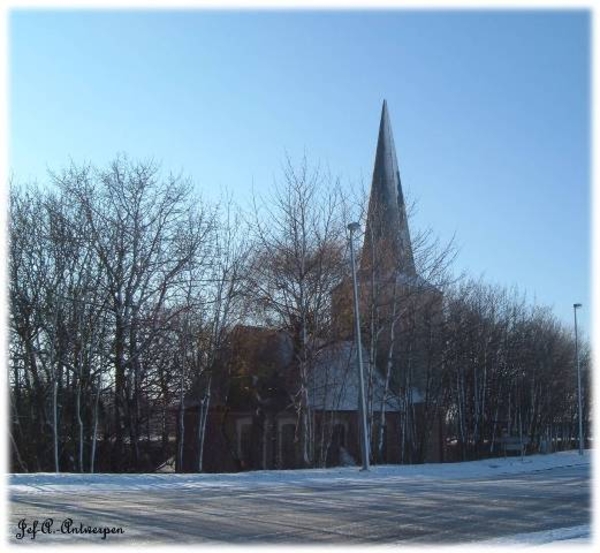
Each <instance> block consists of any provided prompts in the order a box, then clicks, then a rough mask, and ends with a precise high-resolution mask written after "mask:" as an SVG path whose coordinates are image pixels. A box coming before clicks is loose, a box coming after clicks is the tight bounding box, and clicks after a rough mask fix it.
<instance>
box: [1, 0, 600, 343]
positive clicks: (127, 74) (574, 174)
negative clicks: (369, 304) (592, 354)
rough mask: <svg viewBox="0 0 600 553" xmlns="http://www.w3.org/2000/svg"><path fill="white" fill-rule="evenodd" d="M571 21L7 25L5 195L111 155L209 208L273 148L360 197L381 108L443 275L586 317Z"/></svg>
mask: <svg viewBox="0 0 600 553" xmlns="http://www.w3.org/2000/svg"><path fill="white" fill-rule="evenodd" d="M590 24H591V23H590V14H589V13H588V12H587V11H583V10H579V11H564V10H561V11H557V10H554V11H506V10H504V11H482V10H479V11H465V10H455V11H437V10H428V11H421V12H419V11H402V10H394V11H357V10H355V11H316V12H306V11H304V12H303V11H273V12H267V11H230V12H214V11H189V10H188V11H135V10H131V11H73V10H71V11H69V10H57V11H25V10H24V11H18V10H16V11H12V12H11V14H10V16H9V31H10V35H9V115H10V122H9V137H10V144H9V162H10V170H11V172H13V173H14V175H15V177H16V178H17V180H18V181H27V180H37V181H39V182H44V181H45V180H47V176H46V171H47V169H48V168H50V169H59V168H60V167H62V166H64V165H66V164H68V162H69V159H73V160H74V161H75V162H76V163H80V162H83V161H91V162H92V163H94V164H98V165H102V164H104V163H106V162H108V161H109V160H111V159H112V158H114V156H115V155H116V154H117V153H118V152H126V153H127V154H128V155H129V156H130V157H133V158H141V159H146V158H149V157H154V158H155V159H157V160H159V161H161V162H162V164H163V168H164V169H165V170H173V171H175V172H178V171H183V172H184V173H185V174H187V175H189V176H191V178H192V179H193V180H194V182H195V183H196V186H197V187H198V189H199V190H200V191H201V192H202V193H203V194H205V195H206V196H209V197H216V196H217V191H218V190H219V189H221V188H222V187H227V188H228V189H229V190H230V191H232V193H233V195H234V197H235V199H236V200H237V201H238V203H240V204H242V205H244V204H246V203H247V202H248V201H249V199H250V193H251V190H252V187H253V186H254V188H255V189H256V190H257V191H258V192H268V190H269V189H270V188H271V187H272V186H273V181H274V179H276V178H278V176H279V175H280V174H281V166H282V163H283V161H284V158H285V155H286V152H287V153H288V154H289V155H290V156H291V157H292V159H296V160H297V159H299V158H300V157H301V156H302V155H303V154H304V153H306V155H307V157H308V160H309V162H310V163H312V164H317V163H318V164H320V165H321V166H324V167H328V168H329V169H330V171H331V172H332V173H333V174H334V175H339V176H340V177H341V179H342V183H343V184H345V185H346V186H348V187H349V186H350V185H356V184H358V183H361V182H363V183H364V184H365V186H368V185H369V184H370V177H371V172H372V170H373V162H374V154H375V146H376V139H377V128H378V124H379V116H380V109H381V102H382V100H383V98H386V99H387V101H388V106H389V109H390V115H391V121H392V126H393V130H394V138H395V142H396V148H397V153H398V160H399V164H400V172H401V176H402V181H403V186H404V189H405V193H406V195H407V196H408V197H409V198H410V199H412V200H415V201H416V202H417V212H416V214H415V216H414V220H413V222H412V225H413V227H414V228H413V229H412V231H413V233H414V232H415V231H416V228H425V227H431V228H432V229H433V230H434V232H435V233H436V234H437V235H438V236H440V238H441V239H442V240H447V239H449V238H450V237H451V236H452V235H453V234H454V233H456V238H457V241H458V244H459V245H460V253H459V257H458V259H457V262H456V270H457V271H462V270H464V271H466V272H468V273H470V274H472V275H474V276H480V275H483V276H484V279H485V280H486V281H488V282H490V283H495V284H501V285H506V286H511V285H518V286H519V288H520V289H521V290H522V291H525V292H527V295H528V298H529V300H530V301H531V302H533V301H534V300H535V301H537V302H538V303H539V304H542V305H550V306H553V307H554V311H555V313H556V314H557V315H558V316H559V317H560V318H561V319H562V320H564V321H565V323H567V324H569V325H570V324H571V323H572V316H573V313H572V304H573V303H574V302H581V303H583V304H584V309H583V310H582V311H580V313H579V321H580V323H581V326H582V327H583V328H584V329H585V331H586V332H588V333H589V331H590V324H591V323H590V321H591V315H590V312H591V290H590V284H591V275H590V271H591V264H590V246H591V227H590V222H591V221H590V220H591V214H590V204H591V183H590V155H591V154H590V125H591V123H590Z"/></svg>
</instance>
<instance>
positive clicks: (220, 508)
mask: <svg viewBox="0 0 600 553" xmlns="http://www.w3.org/2000/svg"><path fill="white" fill-rule="evenodd" d="M590 495H591V489H590V468H589V466H580V467H567V468H559V469H551V470H544V471H540V472H536V473H530V474H523V475H515V476H504V477H502V478H501V479H469V480H445V479H433V480H432V479H427V480H414V481H412V482H406V481H398V482H396V483H393V484H390V483H389V482H376V481H375V482H373V483H360V484H348V483H343V482H338V483H334V484H332V485H327V486H325V485H321V484H319V485H315V484H307V485H299V484H293V485H292V484H290V485H288V486H285V487H283V488H282V487H281V486H279V487H277V488H276V489H269V488H268V487H266V486H265V485H261V486H258V485H254V486H253V487H246V488H241V487H234V488H232V489H230V490H225V491H223V490H215V489H213V490H206V491H204V490H203V491H202V492H201V493H199V492H198V490H195V491H190V490H188V491H186V490H185V489H184V490H182V489H176V490H173V491H171V490H168V491H165V490H164V489H163V490H160V491H152V492H147V491H133V492H132V491H127V492H125V491H123V492H116V493H115V492H111V493H107V492H105V493H101V492H94V493H93V494H92V493H90V494H89V495H87V494H86V495H85V496H81V495H74V494H69V493H61V494H39V495H34V494H16V493H12V494H11V497H10V499H11V515H10V522H9V540H10V542H11V543H35V544H36V545H37V544H38V543H40V542H43V543H57V541H61V542H62V543H66V542H68V543H72V542H76V541H78V540H79V539H84V538H85V539H86V540H87V541H88V542H89V541H94V542H97V541H101V540H100V536H98V535H96V536H85V537H82V536H77V535H72V534H71V535H66V534H63V533H61V532H60V531H58V532H56V533H55V534H50V535H48V534H41V533H40V532H39V531H38V533H37V535H36V539H35V540H31V539H30V537H29V536H26V537H25V539H22V540H17V539H16V538H15V536H16V534H17V533H18V532H19V529H18V522H19V520H22V519H26V521H27V523H28V524H31V523H32V521H33V520H34V519H37V520H39V521H40V524H41V522H42V521H43V520H44V519H47V518H48V517H52V518H53V521H54V526H53V527H54V529H58V528H60V525H61V523H62V521H63V520H65V519H66V518H68V517H70V518H72V519H73V520H74V521H75V524H74V526H77V525H78V524H79V523H80V522H81V523H83V524H84V525H92V526H110V527H122V528H123V530H124V534H119V535H108V536H107V537H106V542H104V543H107V542H110V543H113V544H117V543H126V542H129V543H131V542H136V543H142V544H143V543H187V544H190V543H201V542H205V543H207V542H226V543H231V544H242V543H248V542H254V543H271V544H275V543H284V544H285V543H287V544H299V543H309V544H310V543H312V544H314V543H331V544H349V543H355V544H361V543H362V544H364V543H373V544H374V543H405V544H423V543H437V544H456V543H463V542H472V541H479V540H485V539H489V538H496V537H500V536H509V535H513V534H522V533H526V532H537V531H542V530H551V529H556V528H566V527H572V526H577V525H582V524H589V523H590V520H591V498H590Z"/></svg>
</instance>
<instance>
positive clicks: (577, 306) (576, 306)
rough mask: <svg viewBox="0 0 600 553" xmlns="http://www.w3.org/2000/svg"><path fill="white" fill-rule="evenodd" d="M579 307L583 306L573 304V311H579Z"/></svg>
mask: <svg viewBox="0 0 600 553" xmlns="http://www.w3.org/2000/svg"><path fill="white" fill-rule="evenodd" d="M579 307H581V304H580V303H574V304H573V309H577V308H579Z"/></svg>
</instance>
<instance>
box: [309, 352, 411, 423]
mask: <svg viewBox="0 0 600 553" xmlns="http://www.w3.org/2000/svg"><path fill="white" fill-rule="evenodd" d="M363 355H364V356H365V357H366V352H365V353H364V354H363ZM365 369H366V367H365ZM358 383H359V378H358V361H357V356H356V347H355V346H354V343H353V342H350V341H344V342H339V343H336V344H333V345H331V346H329V347H327V348H324V349H323V350H321V351H320V352H319V356H318V358H317V360H316V363H315V366H314V368H313V370H312V371H311V373H310V376H309V382H308V398H309V402H310V406H311V408H313V409H316V410H325V411H357V410H358V390H359V384H358ZM368 393H369V388H368V379H367V374H366V370H365V394H368ZM372 393H373V395H372V397H373V409H374V410H375V411H380V410H381V404H382V401H383V400H384V398H385V410H386V411H387V412H400V411H403V410H404V409H403V402H402V400H401V399H400V398H399V397H398V396H396V395H395V394H393V393H392V392H391V391H389V390H388V392H387V394H386V393H385V386H384V380H383V377H382V376H381V374H380V373H379V371H378V370H375V371H374V374H373V391H372ZM412 401H413V402H414V403H418V402H420V401H421V396H420V394H419V392H418V391H417V390H416V389H413V390H412Z"/></svg>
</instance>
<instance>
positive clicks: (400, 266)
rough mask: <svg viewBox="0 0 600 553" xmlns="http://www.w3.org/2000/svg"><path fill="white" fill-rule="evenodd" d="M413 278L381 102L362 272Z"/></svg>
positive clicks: (393, 157)
mask: <svg viewBox="0 0 600 553" xmlns="http://www.w3.org/2000/svg"><path fill="white" fill-rule="evenodd" d="M371 266H375V268H376V269H377V270H378V272H379V274H380V275H381V276H383V275H387V274H390V273H391V272H392V271H394V272H396V273H402V274H404V275H406V276H411V277H413V276H416V269H415V262H414V258H413V252H412V246H411V242H410V234H409V231H408V220H407V217H406V206H405V205H404V196H403V194H402V185H401V182H400V172H399V171H398V161H397V159H396V148H395V146H394V137H393V135H392V126H391V124H390V118H389V114H388V108H387V102H386V101H385V100H384V101H383V107H382V108H381V122H380V124H379V138H378V140H377V153H376V155H375V168H374V169H373V181H372V184H371V197H370V199H369V211H368V214H367V225H366V233H365V242H364V247H363V256H362V261H361V269H364V270H366V269H367V268H369V267H371Z"/></svg>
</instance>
